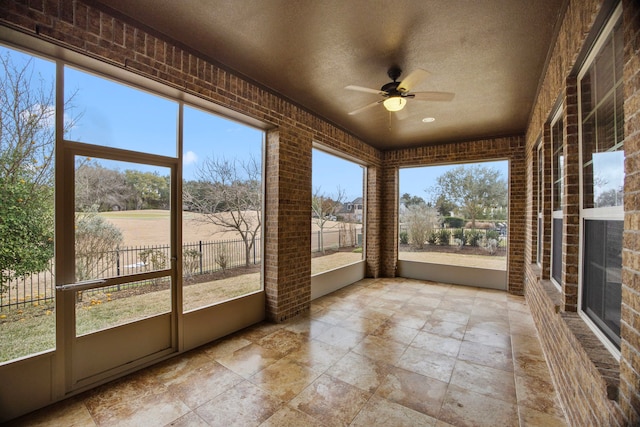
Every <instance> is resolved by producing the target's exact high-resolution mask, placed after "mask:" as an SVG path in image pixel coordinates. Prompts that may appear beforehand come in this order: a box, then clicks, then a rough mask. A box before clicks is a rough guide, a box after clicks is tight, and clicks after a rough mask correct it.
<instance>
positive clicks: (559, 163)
mask: <svg viewBox="0 0 640 427" xmlns="http://www.w3.org/2000/svg"><path fill="white" fill-rule="evenodd" d="M563 135H564V127H563V121H562V119H558V120H556V122H555V123H554V124H553V125H552V127H551V146H552V149H553V172H552V173H553V200H552V204H553V210H554V211H557V210H561V209H562V194H563V191H564V185H563V183H564V174H563V171H564V156H563V144H564V141H563V138H564V137H563Z"/></svg>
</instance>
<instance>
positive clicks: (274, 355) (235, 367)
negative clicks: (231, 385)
mask: <svg viewBox="0 0 640 427" xmlns="http://www.w3.org/2000/svg"><path fill="white" fill-rule="evenodd" d="M282 356H283V355H282V353H280V352H278V351H276V350H272V349H268V348H264V347H262V346H260V345H258V344H250V345H248V346H246V347H242V348H241V349H238V350H236V351H234V352H233V353H231V354H229V355H228V356H224V357H221V358H219V359H218V362H219V363H220V364H222V365H224V366H226V367H227V368H229V369H230V370H232V371H233V372H235V373H237V374H238V375H241V376H243V377H244V378H249V377H250V376H251V375H253V374H255V373H256V372H258V371H261V370H263V369H264V368H266V367H267V366H269V365H271V364H273V363H275V362H276V361H277V360H279V359H280V358H282Z"/></svg>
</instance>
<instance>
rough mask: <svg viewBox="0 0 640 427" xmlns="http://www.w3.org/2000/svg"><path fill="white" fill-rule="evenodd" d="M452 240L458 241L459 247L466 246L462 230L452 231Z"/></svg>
mask: <svg viewBox="0 0 640 427" xmlns="http://www.w3.org/2000/svg"><path fill="white" fill-rule="evenodd" d="M453 238H454V239H458V240H460V246H464V245H466V244H467V236H466V235H465V234H464V229H463V228H456V229H455V230H453Z"/></svg>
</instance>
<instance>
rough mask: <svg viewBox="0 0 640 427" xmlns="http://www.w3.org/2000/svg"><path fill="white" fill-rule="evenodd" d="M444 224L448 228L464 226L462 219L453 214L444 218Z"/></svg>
mask: <svg viewBox="0 0 640 427" xmlns="http://www.w3.org/2000/svg"><path fill="white" fill-rule="evenodd" d="M444 225H445V226H447V227H449V228H460V227H463V226H464V219H463V218H458V217H455V216H448V217H445V219H444Z"/></svg>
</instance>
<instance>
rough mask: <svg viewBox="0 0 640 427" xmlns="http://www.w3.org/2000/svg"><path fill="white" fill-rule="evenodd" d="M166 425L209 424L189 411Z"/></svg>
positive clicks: (196, 426)
mask: <svg viewBox="0 0 640 427" xmlns="http://www.w3.org/2000/svg"><path fill="white" fill-rule="evenodd" d="M167 427H209V424H208V423H207V422H206V421H205V420H203V419H202V418H200V416H199V415H198V414H196V413H195V412H189V413H187V414H186V415H183V416H181V417H180V418H178V419H177V420H175V421H173V422H171V423H169V424H167Z"/></svg>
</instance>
